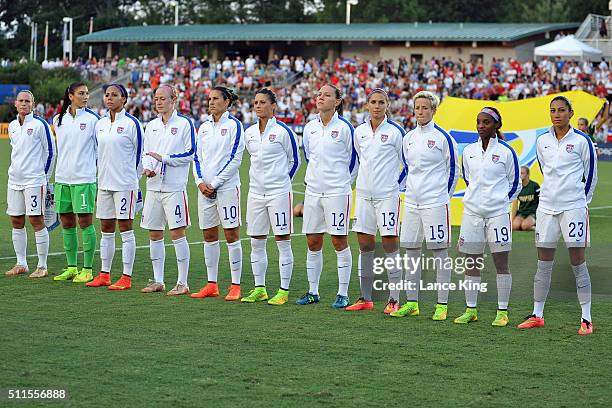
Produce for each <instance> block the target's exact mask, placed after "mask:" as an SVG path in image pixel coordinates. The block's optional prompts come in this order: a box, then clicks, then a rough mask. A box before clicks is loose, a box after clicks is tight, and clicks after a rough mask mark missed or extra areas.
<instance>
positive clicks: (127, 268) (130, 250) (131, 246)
mask: <svg viewBox="0 0 612 408" xmlns="http://www.w3.org/2000/svg"><path fill="white" fill-rule="evenodd" d="M121 242H122V246H121V248H122V249H121V255H122V258H123V274H124V275H127V276H132V271H133V270H134V258H135V257H136V237H135V236H134V231H133V230H130V231H125V232H122V233H121Z"/></svg>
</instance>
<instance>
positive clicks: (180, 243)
mask: <svg viewBox="0 0 612 408" xmlns="http://www.w3.org/2000/svg"><path fill="white" fill-rule="evenodd" d="M172 243H173V244H174V252H175V253H176V265H177V268H178V280H177V281H176V283H177V284H181V285H184V286H189V285H187V276H188V275H189V244H188V243H187V237H181V238H179V239H173V240H172Z"/></svg>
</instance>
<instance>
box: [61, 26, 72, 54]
mask: <svg viewBox="0 0 612 408" xmlns="http://www.w3.org/2000/svg"><path fill="white" fill-rule="evenodd" d="M72 20H73V18H72V17H64V18H63V19H62V21H63V22H64V23H68V24H70V29H69V31H70V40H66V39H65V38H64V44H66V41H68V43H69V45H68V59H70V62H72ZM64 49H65V48H64Z"/></svg>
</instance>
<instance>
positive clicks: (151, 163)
mask: <svg viewBox="0 0 612 408" xmlns="http://www.w3.org/2000/svg"><path fill="white" fill-rule="evenodd" d="M148 152H154V153H158V154H160V155H161V156H162V161H161V162H158V161H157V160H155V159H154V158H152V157H151V156H147V155H146V153H148ZM195 152H196V141H195V128H194V126H193V122H192V121H191V119H189V118H188V117H187V116H185V115H182V114H180V113H178V112H177V111H176V110H175V111H174V112H172V115H171V116H170V119H168V123H166V124H164V122H163V121H162V118H161V115H159V116H158V117H157V118H155V119H153V120H152V121H151V122H149V123H148V124H147V127H146V129H145V135H144V148H143V157H142V166H143V168H144V169H145V170H146V169H148V170H153V171H154V172H155V173H156V174H155V176H154V177H148V178H147V191H160V192H163V193H170V192H176V191H184V190H185V188H186V187H187V178H188V177H189V164H190V163H191V162H192V161H193V160H194V154H195Z"/></svg>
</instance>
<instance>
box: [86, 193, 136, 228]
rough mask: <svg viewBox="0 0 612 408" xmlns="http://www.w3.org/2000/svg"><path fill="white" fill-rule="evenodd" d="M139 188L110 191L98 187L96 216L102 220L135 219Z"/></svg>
mask: <svg viewBox="0 0 612 408" xmlns="http://www.w3.org/2000/svg"><path fill="white" fill-rule="evenodd" d="M137 200H138V190H133V191H109V190H101V189H98V196H97V198H96V218H99V219H101V220H110V219H117V220H133V219H134V215H135V214H136V201H137Z"/></svg>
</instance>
